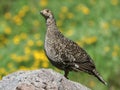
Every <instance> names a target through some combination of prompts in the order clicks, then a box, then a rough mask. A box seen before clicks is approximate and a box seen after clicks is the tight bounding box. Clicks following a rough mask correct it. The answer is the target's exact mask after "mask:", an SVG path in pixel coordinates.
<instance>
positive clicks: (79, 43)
mask: <svg viewBox="0 0 120 90" xmlns="http://www.w3.org/2000/svg"><path fill="white" fill-rule="evenodd" d="M76 43H77V44H78V45H80V46H81V47H83V46H84V42H83V41H77V42H76Z"/></svg>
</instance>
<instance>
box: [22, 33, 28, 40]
mask: <svg viewBox="0 0 120 90" xmlns="http://www.w3.org/2000/svg"><path fill="white" fill-rule="evenodd" d="M27 37H28V36H27V34H26V33H21V34H20V38H21V39H23V40H25V39H27Z"/></svg>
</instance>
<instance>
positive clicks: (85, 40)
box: [83, 36, 97, 44]
mask: <svg viewBox="0 0 120 90" xmlns="http://www.w3.org/2000/svg"><path fill="white" fill-rule="evenodd" d="M83 41H84V42H85V43H86V44H93V43H95V42H96V41H97V37H96V36H94V37H88V38H84V39H83Z"/></svg>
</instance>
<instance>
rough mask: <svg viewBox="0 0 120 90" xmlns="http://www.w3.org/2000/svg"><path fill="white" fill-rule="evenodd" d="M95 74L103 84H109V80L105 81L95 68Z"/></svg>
mask: <svg viewBox="0 0 120 90" xmlns="http://www.w3.org/2000/svg"><path fill="white" fill-rule="evenodd" d="M93 74H94V76H95V77H97V79H98V80H99V81H101V82H102V83H103V84H105V85H107V82H105V81H104V80H103V78H102V77H101V76H100V74H99V73H98V72H97V71H96V70H95V69H94V70H93Z"/></svg>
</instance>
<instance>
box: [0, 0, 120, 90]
mask: <svg viewBox="0 0 120 90" xmlns="http://www.w3.org/2000/svg"><path fill="white" fill-rule="evenodd" d="M44 8H48V9H50V10H52V12H53V13H54V15H55V18H56V21H57V25H58V27H59V30H60V31H61V32H62V33H63V34H64V35H65V36H66V37H68V38H70V39H71V40H74V41H75V42H77V43H78V44H79V45H80V46H81V47H83V48H84V49H85V50H86V51H87V52H88V53H89V55H90V56H91V57H92V58H93V60H94V62H95V64H96V67H97V70H98V71H99V72H100V74H101V75H102V76H103V78H104V79H105V80H106V81H107V82H108V86H104V85H103V84H102V83H101V82H99V81H98V80H97V79H96V78H95V77H93V76H90V75H88V74H86V73H83V72H79V73H76V72H71V73H70V74H69V78H70V80H73V81H75V82H80V83H82V84H84V85H86V86H87V87H89V88H91V89H92V90H119V88H120V61H119V60H120V0H59V1H58V0H33V1H32V0H6V1H5V0H0V79H2V77H3V76H4V75H7V74H10V73H12V72H15V71H18V70H35V69H39V68H53V69H54V70H56V71H57V72H60V73H62V74H63V71H61V70H58V69H56V68H55V67H53V66H52V65H51V64H50V63H49V61H48V59H47V58H46V56H45V54H44V50H43V44H44V37H45V32H46V24H45V20H44V18H43V17H42V16H41V15H40V11H41V10H42V9H44Z"/></svg>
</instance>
